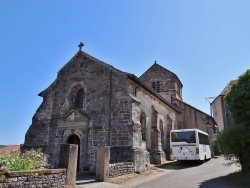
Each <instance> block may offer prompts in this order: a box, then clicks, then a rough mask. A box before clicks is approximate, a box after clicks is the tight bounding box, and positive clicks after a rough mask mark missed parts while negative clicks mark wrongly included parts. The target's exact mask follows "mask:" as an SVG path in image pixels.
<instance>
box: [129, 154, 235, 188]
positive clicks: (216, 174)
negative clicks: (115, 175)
mask: <svg viewBox="0 0 250 188" xmlns="http://www.w3.org/2000/svg"><path fill="white" fill-rule="evenodd" d="M226 162H227V161H225V160H224V158H223V157H218V158H213V159H211V160H210V161H207V162H206V163H204V164H197V163H188V164H180V163H175V164H171V165H169V166H165V167H163V168H162V169H163V170H162V171H163V172H162V174H161V175H158V176H157V177H154V178H150V179H144V180H142V181H141V182H140V183H138V182H137V185H131V186H130V187H133V188H167V187H169V188H196V187H198V188H217V187H218V188H234V187H233V186H230V185H228V184H227V182H226V181H225V180H224V177H225V176H226V175H228V174H230V173H232V172H235V171H237V170H239V169H240V168H239V167H236V165H231V166H229V167H225V166H224V165H223V164H225V163H226Z"/></svg>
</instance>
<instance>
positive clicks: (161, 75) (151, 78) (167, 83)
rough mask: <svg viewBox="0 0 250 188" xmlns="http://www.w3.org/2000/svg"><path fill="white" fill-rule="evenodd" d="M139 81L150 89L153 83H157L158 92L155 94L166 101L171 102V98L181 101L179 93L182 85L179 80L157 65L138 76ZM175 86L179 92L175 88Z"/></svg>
mask: <svg viewBox="0 0 250 188" xmlns="http://www.w3.org/2000/svg"><path fill="white" fill-rule="evenodd" d="M140 79H141V80H142V81H144V82H145V83H147V84H148V86H149V87H151V88H152V83H153V82H155V83H157V82H159V91H157V92H158V93H159V94H161V95H162V97H164V98H165V99H166V100H168V101H171V97H175V98H177V99H180V100H182V96H181V93H180V92H181V91H180V90H181V88H182V83H181V82H180V80H179V78H178V77H177V76H176V75H175V74H174V73H172V72H171V71H169V70H167V69H165V68H164V67H162V66H160V65H158V64H157V63H155V64H153V65H152V66H151V67H150V68H149V69H148V70H147V71H146V72H145V73H143V74H142V75H141V76H140ZM177 86H178V88H179V89H180V90H179V89H178V88H177ZM155 89H156V88H155ZM156 90H157V89H156Z"/></svg>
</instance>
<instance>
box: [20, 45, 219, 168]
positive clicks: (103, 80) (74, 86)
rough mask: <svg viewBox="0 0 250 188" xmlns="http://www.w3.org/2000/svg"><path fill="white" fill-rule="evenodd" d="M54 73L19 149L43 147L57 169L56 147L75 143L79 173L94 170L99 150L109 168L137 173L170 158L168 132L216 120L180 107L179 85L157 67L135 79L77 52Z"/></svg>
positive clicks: (208, 126)
mask: <svg viewBox="0 0 250 188" xmlns="http://www.w3.org/2000/svg"><path fill="white" fill-rule="evenodd" d="M82 46H83V44H82V43H80V45H79V51H78V52H77V53H76V54H75V55H74V56H73V57H72V59H70V60H69V61H68V62H67V63H66V64H65V65H64V66H63V67H62V68H61V69H60V70H59V72H58V74H57V78H56V79H55V81H54V82H53V83H52V84H51V85H50V86H49V87H48V88H47V89H45V90H44V91H42V92H41V93H40V94H39V96H41V97H42V98H43V102H42V104H41V105H40V106H39V108H38V109H37V111H36V113H35V115H34V116H33V119H32V124H31V126H30V127H29V129H28V131H27V133H26V135H25V143H24V145H23V147H22V149H24V150H25V149H29V148H39V147H41V148H43V150H44V152H45V153H47V154H48V156H49V163H50V164H52V165H53V166H55V167H56V166H57V163H58V156H59V148H60V144H63V143H71V144H78V146H79V147H78V148H79V151H78V164H77V168H78V170H83V169H90V170H91V171H95V169H96V149H97V146H110V163H111V164H115V163H120V162H132V163H133V164H134V168H135V172H140V171H142V170H144V169H145V168H146V166H147V164H148V163H156V164H161V163H163V162H164V161H165V160H166V159H168V158H169V154H170V151H169V133H170V130H171V129H180V128H199V129H201V130H203V131H206V132H208V133H209V134H210V135H212V134H213V132H214V130H215V125H216V122H215V121H214V119H213V118H212V117H211V116H209V115H208V114H205V113H204V112H201V111H200V110H198V109H196V108H195V107H192V106H191V105H189V104H187V103H185V102H183V100H182V87H183V85H182V83H181V81H180V80H179V78H178V77H177V76H176V75H175V74H174V73H172V72H171V71H169V70H167V69H165V68H164V67H162V66H160V65H159V64H157V63H156V62H155V63H154V64H153V65H152V66H151V67H150V68H149V69H148V70H147V71H146V72H145V73H144V74H143V75H141V76H140V77H139V78H138V77H137V76H135V75H133V74H130V73H126V72H123V71H121V70H118V69H116V68H114V67H113V66H111V65H109V64H106V63H104V62H102V61H100V60H98V59H96V58H95V57H93V56H91V55H89V54H87V53H85V52H83V51H82V50H81V48H82Z"/></svg>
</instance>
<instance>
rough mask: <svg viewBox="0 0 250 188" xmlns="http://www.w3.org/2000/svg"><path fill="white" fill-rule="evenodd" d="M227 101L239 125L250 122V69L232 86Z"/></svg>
mask: <svg viewBox="0 0 250 188" xmlns="http://www.w3.org/2000/svg"><path fill="white" fill-rule="evenodd" d="M226 101H227V104H228V106H229V110H230V111H231V112H232V114H233V117H234V120H235V122H236V123H237V124H239V123H245V122H250V69H248V70H247V71H246V72H245V73H244V74H242V75H240V76H239V78H238V80H237V81H236V82H235V83H234V84H233V85H232V88H231V90H230V91H229V93H228V94H227V95H226ZM249 126H250V125H249Z"/></svg>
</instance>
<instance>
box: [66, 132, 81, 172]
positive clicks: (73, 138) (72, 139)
mask: <svg viewBox="0 0 250 188" xmlns="http://www.w3.org/2000/svg"><path fill="white" fill-rule="evenodd" d="M67 144H77V145H78V155H77V171H79V164H80V163H79V160H80V139H79V137H78V136H77V135H75V134H72V135H70V136H69V137H68V139H67Z"/></svg>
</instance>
